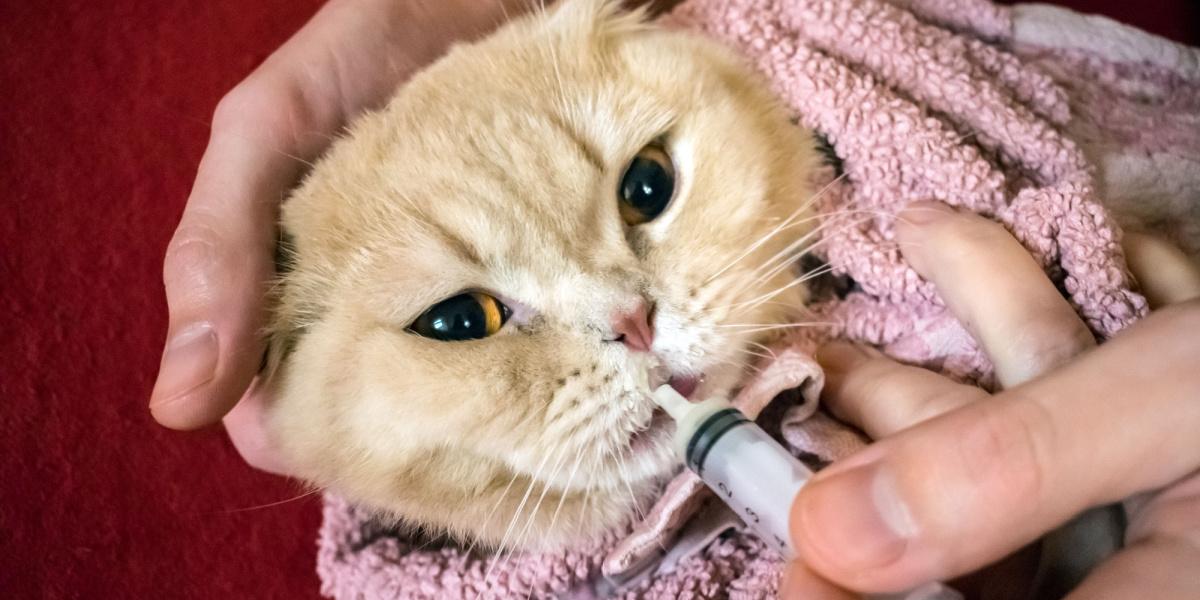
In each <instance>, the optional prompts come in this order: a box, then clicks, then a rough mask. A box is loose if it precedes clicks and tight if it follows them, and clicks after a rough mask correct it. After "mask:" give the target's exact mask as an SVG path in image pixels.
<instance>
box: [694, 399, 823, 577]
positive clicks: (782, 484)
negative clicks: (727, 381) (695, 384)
mask: <svg viewBox="0 0 1200 600" xmlns="http://www.w3.org/2000/svg"><path fill="white" fill-rule="evenodd" d="M684 458H685V460H686V461H687V464H688V467H689V468H690V469H692V470H693V471H694V472H695V473H696V474H697V475H699V476H700V479H702V480H704V483H705V484H707V485H708V487H709V488H711V489H712V490H713V492H715V493H716V494H717V495H718V496H720V498H721V500H722V501H723V502H725V503H726V504H728V505H729V506H730V508H732V509H733V510H734V511H735V512H736V513H737V514H738V516H739V517H741V518H742V520H743V521H745V522H746V524H747V525H748V526H750V527H751V528H752V529H754V531H755V533H757V534H758V535H759V537H760V538H761V539H762V540H763V541H764V542H766V543H767V544H770V545H771V546H772V547H774V548H775V549H776V550H777V551H778V552H779V553H780V554H781V555H782V556H784V557H785V558H787V559H789V560H791V559H794V558H796V549H795V548H794V547H793V546H792V536H791V534H790V532H789V531H788V519H789V515H790V512H791V507H792V500H793V499H794V498H795V497H796V494H797V492H799V491H800V488H801V487H803V486H804V484H805V482H807V481H808V480H809V478H811V477H812V475H813V473H812V471H810V470H809V469H808V468H807V467H805V466H804V464H803V463H801V462H800V461H799V460H797V459H796V457H794V456H792V454H791V453H790V452H788V451H787V450H786V449H785V448H784V447H783V446H781V445H779V442H776V441H775V440H774V439H772V438H771V436H770V435H768V434H767V432H765V431H763V430H762V429H761V428H760V427H758V426H757V425H755V424H754V423H752V422H751V421H750V420H749V419H747V418H746V416H745V415H743V414H742V413H741V412H740V411H738V410H737V409H735V408H726V409H723V410H720V411H718V412H715V413H713V414H712V415H711V416H709V417H708V418H706V419H704V421H703V422H702V423H701V424H700V426H699V427H698V428H697V429H696V432H695V434H693V435H692V436H691V438H690V440H689V441H688V444H687V448H686V452H685V457H684Z"/></svg>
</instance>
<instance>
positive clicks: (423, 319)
mask: <svg viewBox="0 0 1200 600" xmlns="http://www.w3.org/2000/svg"><path fill="white" fill-rule="evenodd" d="M511 314H512V312H511V311H510V310H509V309H508V307H507V306H505V305H504V303H502V302H500V301H499V300H497V299H495V298H493V297H491V296H489V295H487V294H483V293H480V292H468V293H465V294H459V295H457V296H453V297H451V298H447V299H445V300H442V301H441V302H438V303H437V304H434V305H433V306H431V307H429V310H426V311H425V312H424V313H423V314H422V315H421V316H419V317H417V320H416V321H414V322H413V324H412V325H411V326H410V327H409V329H410V330H412V332H413V333H416V334H417V335H421V336H424V337H427V338H433V339H435V340H442V341H446V342H457V341H462V340H478V339H483V338H485V337H488V336H489V335H492V334H494V333H496V332H497V331H500V328H501V327H502V326H504V322H505V321H507V320H508V317H509V315H511Z"/></svg>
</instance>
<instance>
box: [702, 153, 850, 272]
mask: <svg viewBox="0 0 1200 600" xmlns="http://www.w3.org/2000/svg"><path fill="white" fill-rule="evenodd" d="M846 175H847V174H846V173H842V174H841V175H838V176H837V177H835V178H833V179H832V180H831V181H830V182H829V183H827V184H825V186H824V187H822V188H821V189H820V190H818V191H817V192H816V193H815V194H813V195H812V196H810V197H809V198H808V200H805V201H804V202H803V203H801V204H800V206H799V207H797V208H796V210H795V211H793V212H792V214H791V215H789V216H788V217H787V218H786V219H784V220H783V222H781V223H780V224H779V225H776V226H775V228H774V229H773V230H771V231H769V232H767V234H766V235H765V236H764V237H763V238H762V239H760V240H759V241H757V242H755V243H754V244H753V245H751V246H750V247H749V248H747V249H746V250H745V251H744V252H743V253H742V254H741V255H739V256H738V257H737V258H735V259H734V260H733V261H732V262H730V263H729V264H727V265H725V266H724V267H721V268H720V269H719V270H717V272H716V273H714V274H712V275H710V276H709V277H708V279H705V280H704V283H708V282H710V281H712V280H713V279H716V278H717V277H720V276H721V274H722V273H724V272H725V271H727V270H729V269H730V268H731V267H733V265H735V264H737V263H738V262H739V261H741V260H742V259H743V258H745V257H746V256H748V255H749V254H750V253H752V252H754V251H755V250H756V249H758V248H759V247H760V246H762V245H763V244H765V243H767V241H769V240H770V239H771V238H773V237H775V236H776V235H777V234H778V233H779V232H780V231H782V230H783V229H784V228H785V227H787V226H788V225H789V224H790V223H791V222H792V219H795V218H796V217H797V216H799V215H800V214H801V213H803V212H804V211H806V210H808V208H809V207H811V206H812V205H813V203H815V202H816V201H817V200H818V199H819V198H821V196H823V195H825V193H826V192H828V191H829V190H831V189H833V187H834V186H835V185H836V184H837V183H838V182H839V181H841V180H842V179H844V178H845V177H846Z"/></svg>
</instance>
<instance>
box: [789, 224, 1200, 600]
mask: <svg viewBox="0 0 1200 600" xmlns="http://www.w3.org/2000/svg"><path fill="white" fill-rule="evenodd" d="M903 220H904V221H907V223H905V224H903V225H900V226H899V227H898V231H897V237H898V240H899V242H900V244H901V246H902V249H903V251H904V254H905V256H906V258H908V260H909V262H910V263H911V264H912V265H913V266H914V268H915V269H917V271H918V272H920V273H921V274H922V275H923V276H924V277H925V278H927V279H928V280H930V281H932V282H933V283H934V284H935V285H936V286H937V287H938V289H939V291H940V293H941V295H942V297H943V298H944V299H945V300H946V303H947V305H948V306H949V308H950V309H951V310H952V311H953V312H954V314H955V315H957V316H958V318H959V319H960V320H961V321H962V322H963V323H964V324H965V325H966V327H967V328H968V329H969V330H970V331H971V332H972V333H973V334H974V336H975V337H976V339H977V340H979V342H980V344H981V345H982V347H983V348H984V350H985V351H986V352H987V353H988V355H989V357H991V359H992V361H993V362H994V363H995V365H996V372H997V376H998V379H999V381H1000V382H1001V384H1002V385H1003V386H1004V387H1006V388H1009V389H1007V390H1006V391H1003V392H1001V393H998V394H996V395H995V396H991V397H989V395H988V394H987V393H985V392H984V391H982V390H980V389H978V388H975V387H972V386H967V385H962V384H958V383H955V382H952V381H950V380H949V379H946V378H944V377H941V376H939V375H937V374H934V373H932V372H930V371H926V370H924V369H920V368H916V367H910V366H904V365H900V364H898V363H896V362H894V361H891V360H890V359H887V358H885V357H883V356H882V355H880V354H879V353H877V352H874V351H871V350H865V349H862V348H858V347H855V346H851V345H848V344H832V345H830V346H827V347H825V348H823V349H822V350H821V352H819V353H818V359H819V360H820V361H821V363H822V365H823V366H824V367H825V368H826V371H827V389H826V393H825V394H824V396H823V399H824V400H825V401H826V402H827V405H828V406H829V408H830V409H831V410H832V411H833V412H834V414H835V415H837V416H838V417H839V418H841V419H843V420H845V421H847V422H849V423H851V424H854V425H856V426H858V427H860V428H861V429H863V430H864V431H865V432H866V433H867V434H868V435H870V436H871V437H872V438H875V439H880V440H881V441H879V442H876V443H874V444H872V445H871V446H869V447H868V448H866V449H864V450H863V451H861V452H859V453H857V454H855V455H854V456H851V457H849V458H847V459H845V460H843V461H839V462H837V463H834V464H833V465H832V466H830V467H829V468H828V469H826V470H824V471H822V472H820V473H819V474H818V475H817V476H816V477H815V478H814V479H813V481H812V482H810V483H809V485H808V486H806V487H805V488H804V490H802V491H801V493H800V494H799V495H798V497H797V499H796V502H795V504H794V506H793V513H792V535H793V537H794V540H795V543H796V544H797V547H798V549H799V553H800V555H801V556H802V557H804V561H805V564H804V565H801V564H799V563H796V564H794V565H791V566H790V567H789V570H788V573H787V574H786V575H785V579H784V582H783V584H782V587H781V596H782V597H785V598H844V597H854V596H853V595H851V594H850V593H848V592H846V591H845V590H847V589H852V590H859V591H865V592H882V591H895V590H901V589H907V588H911V587H914V586H915V585H918V584H920V583H923V582H926V581H934V580H939V581H945V580H948V579H951V578H954V577H957V576H960V575H963V574H966V573H969V572H972V571H975V570H976V569H979V568H981V567H983V566H985V565H989V564H993V563H995V562H996V561H998V560H1000V559H1002V558H1003V557H1005V556H1008V555H1010V554H1011V553H1012V552H1014V551H1016V550H1018V549H1020V548H1021V547H1022V546H1024V545H1026V544H1028V543H1030V542H1033V541H1034V540H1036V539H1037V538H1039V537H1040V536H1042V535H1043V534H1045V533H1046V532H1047V531H1050V530H1052V529H1054V528H1055V527H1056V526H1058V525H1060V524H1062V523H1064V522H1065V521H1067V520H1068V519H1070V518H1071V517H1072V516H1074V515H1076V514H1078V513H1080V512H1081V511H1083V510H1085V509H1087V508H1089V507H1093V506H1100V505H1105V504H1110V503H1113V502H1118V501H1120V500H1122V499H1125V498H1128V497H1130V496H1133V495H1135V494H1142V496H1139V500H1138V501H1137V502H1131V503H1128V505H1127V507H1128V508H1129V509H1130V513H1129V515H1128V516H1129V526H1128V529H1127V531H1126V536H1125V544H1126V545H1125V547H1124V548H1123V549H1122V550H1121V551H1120V552H1118V553H1117V554H1116V555H1114V556H1112V557H1111V558H1109V559H1107V560H1106V561H1104V562H1103V563H1101V564H1100V566H1099V567H1097V568H1096V569H1095V570H1094V571H1093V572H1092V573H1091V574H1090V575H1089V576H1088V578H1087V579H1086V580H1085V581H1084V582H1083V584H1082V585H1081V586H1080V587H1079V588H1077V589H1076V590H1075V591H1074V592H1073V593H1072V595H1071V597H1072V598H1098V597H1105V598H1107V597H1112V598H1127V597H1135V594H1138V593H1144V592H1145V591H1147V590H1153V591H1154V597H1155V598H1170V597H1179V598H1185V597H1186V598H1195V597H1200V575H1198V574H1200V570H1198V569H1197V568H1196V565H1198V564H1200V442H1197V439H1198V438H1197V432H1198V431H1200V402H1198V401H1197V399H1198V398H1200V370H1198V369H1196V365H1197V359H1196V356H1197V355H1200V301H1197V300H1192V301H1188V302H1182V301H1183V300H1185V299H1186V298H1188V297H1196V296H1200V270H1197V269H1196V267H1195V266H1194V265H1191V264H1189V263H1188V262H1187V260H1186V258H1183V256H1182V254H1179V253H1177V252H1169V251H1166V250H1163V247H1162V246H1161V245H1158V244H1157V242H1153V241H1152V240H1149V238H1144V237H1142V236H1131V239H1130V240H1129V241H1130V243H1131V244H1133V245H1134V246H1133V247H1132V248H1130V247H1129V246H1127V252H1128V253H1129V254H1130V256H1131V258H1130V264H1131V266H1132V267H1133V268H1134V269H1135V274H1136V275H1137V276H1138V278H1139V280H1140V281H1141V283H1142V286H1143V288H1144V289H1147V290H1148V291H1150V290H1153V293H1148V296H1150V298H1151V300H1152V304H1153V303H1170V302H1182V303H1181V304H1179V305H1178V306H1174V307H1170V308H1167V309H1165V310H1163V311H1161V312H1158V313H1155V314H1154V315H1152V316H1151V317H1149V318H1147V319H1146V320H1145V321H1144V322H1142V323H1139V324H1137V325H1135V326H1133V327H1131V328H1130V329H1129V330H1128V331H1125V332H1122V333H1121V334H1119V335H1118V336H1116V337H1115V338H1114V339H1113V340H1112V341H1111V342H1109V343H1108V344H1105V345H1104V346H1103V347H1100V348H1096V349H1092V346H1093V345H1094V343H1093V340H1092V337H1091V334H1090V333H1088V331H1087V329H1086V327H1084V325H1083V323H1082V322H1081V321H1080V320H1079V318H1078V317H1077V316H1076V315H1075V312H1074V311H1073V310H1072V309H1071V308H1070V306H1069V305H1068V304H1067V303H1066V301H1065V300H1063V299H1062V298H1061V296H1060V295H1059V294H1058V292H1057V291H1056V290H1055V289H1054V287H1053V285H1052V284H1051V283H1050V281H1049V280H1048V279H1047V278H1046V277H1045V275H1044V274H1043V273H1042V271H1041V269H1039V268H1038V267H1037V265H1036V264H1035V263H1034V261H1033V260H1032V259H1031V258H1030V257H1029V256H1028V254H1027V253H1026V252H1025V251H1024V249H1023V248H1021V246H1020V245H1019V244H1018V243H1017V242H1016V241H1015V240H1014V239H1013V238H1012V237H1011V236H1009V235H1008V234H1007V233H1006V232H1005V231H1004V230H1003V229H1002V228H1001V227H999V226H998V225H995V224H993V223H991V222H989V221H986V220H985V219H982V218H980V217H976V216H973V215H962V214H958V213H956V212H953V211H950V210H948V209H947V208H945V207H943V206H941V205H929V204H922V205H920V206H918V207H915V208H912V209H910V210H909V211H907V212H906V213H905V214H904V215H903ZM1146 244H1150V246H1149V247H1147V246H1146ZM1139 252H1140V253H1142V255H1143V256H1147V255H1156V256H1158V257H1159V258H1157V259H1154V260H1140V259H1139V258H1138V257H1137V254H1138V253H1139ZM1164 261H1165V262H1164ZM1148 267H1151V268H1148ZM1081 353H1082V356H1080V357H1076V355H1078V354H1081ZM1046 373H1048V374H1046ZM1039 376H1040V377H1039ZM1035 377H1037V378H1036V379H1033V380H1032V381H1028V383H1023V382H1026V381H1027V380H1030V379H1031V378H1035ZM979 400H985V401H983V402H979ZM1018 587H1019V586H1018ZM989 592H994V590H989ZM991 595H992V597H997V595H995V594H991Z"/></svg>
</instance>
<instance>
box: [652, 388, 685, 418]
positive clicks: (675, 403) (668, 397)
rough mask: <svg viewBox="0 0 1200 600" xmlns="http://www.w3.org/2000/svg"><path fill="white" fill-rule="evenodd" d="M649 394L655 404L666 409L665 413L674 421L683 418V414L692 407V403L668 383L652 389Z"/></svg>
mask: <svg viewBox="0 0 1200 600" xmlns="http://www.w3.org/2000/svg"><path fill="white" fill-rule="evenodd" d="M650 396H651V398H653V399H654V403H655V404H657V405H659V406H660V407H661V408H662V409H663V410H665V411H667V414H669V415H671V418H672V419H675V420H676V421H678V420H679V419H681V418H683V415H685V414H687V412H688V411H690V410H691V409H692V403H691V402H688V399H687V398H684V397H683V396H681V395H679V392H677V391H675V388H673V387H671V386H669V385H660V386H658V389H656V390H654V393H653V394H651V395H650Z"/></svg>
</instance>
